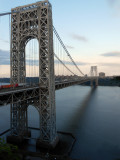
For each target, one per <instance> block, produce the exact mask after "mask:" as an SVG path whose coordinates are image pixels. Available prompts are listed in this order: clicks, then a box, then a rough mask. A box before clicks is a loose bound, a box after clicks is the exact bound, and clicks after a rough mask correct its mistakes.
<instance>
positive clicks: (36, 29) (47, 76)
mask: <svg viewBox="0 0 120 160" xmlns="http://www.w3.org/2000/svg"><path fill="white" fill-rule="evenodd" d="M34 38H36V39H37V40H38V43H39V102H38V103H39V106H38V110H39V115H40V140H41V141H43V142H47V143H52V142H53V141H54V140H55V139H56V109H55V80H54V54H53V24H52V7H51V4H50V3H49V2H48V0H45V1H40V2H37V3H33V4H30V5H26V6H21V7H17V8H14V9H12V13H11V84H15V83H25V78H26V66H25V65H26V64H25V47H26V44H27V42H28V41H30V40H31V39H34ZM13 101H14V100H13ZM23 108H24V109H23ZM27 128H28V126H27V103H26V102H25V101H24V103H23V102H22V103H20V102H17V103H14V102H13V103H11V130H12V134H15V135H23V134H24V133H25V132H26V131H27Z"/></svg>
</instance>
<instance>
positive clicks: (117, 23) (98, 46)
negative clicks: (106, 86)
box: [0, 0, 120, 76]
mask: <svg viewBox="0 0 120 160" xmlns="http://www.w3.org/2000/svg"><path fill="white" fill-rule="evenodd" d="M35 2H37V1H36V0H4V1H2V3H1V4H0V13H2V12H9V11H10V10H11V8H14V7H17V6H21V5H25V4H30V3H35ZM50 3H51V4H52V11H53V25H54V26H55V28H56V30H57V32H58V33H59V35H60V37H61V39H62V40H63V42H64V44H65V45H66V47H67V49H68V51H69V53H70V54H71V56H72V57H73V59H74V60H75V62H76V63H77V64H79V65H78V67H79V68H80V69H81V70H82V71H83V72H84V73H85V74H87V73H88V72H89V71H90V67H91V66H94V65H97V66H98V73H99V72H105V73H106V75H108V76H111V75H120V0H76V1H75V0H50ZM9 26H10V24H9V16H4V17H0V70H1V73H0V74H1V75H2V76H3V75H4V74H5V75H8V74H9V73H8V72H9V70H10V69H9V64H8V61H9V48H10V45H9V42H10V28H9ZM4 59H5V60H4ZM3 68H4V70H3Z"/></svg>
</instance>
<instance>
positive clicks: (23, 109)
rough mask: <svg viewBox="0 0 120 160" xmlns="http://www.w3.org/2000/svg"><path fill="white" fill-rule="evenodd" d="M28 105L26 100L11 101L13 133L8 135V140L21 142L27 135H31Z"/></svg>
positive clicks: (16, 142)
mask: <svg viewBox="0 0 120 160" xmlns="http://www.w3.org/2000/svg"><path fill="white" fill-rule="evenodd" d="M12 99H13V98H12ZM27 107H28V106H27V102H26V101H23V102H17V103H14V102H13V103H11V134H10V135H9V136H8V137H7V142H9V143H15V144H21V143H22V142H23V141H24V138H25V137H30V136H31V132H30V131H29V130H28V117H27Z"/></svg>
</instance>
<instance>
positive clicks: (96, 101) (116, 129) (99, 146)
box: [0, 85, 120, 160]
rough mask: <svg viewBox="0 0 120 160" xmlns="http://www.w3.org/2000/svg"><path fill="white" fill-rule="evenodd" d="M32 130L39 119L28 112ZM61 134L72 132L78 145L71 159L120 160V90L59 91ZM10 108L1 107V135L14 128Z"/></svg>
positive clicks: (81, 88) (77, 88)
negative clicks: (11, 126)
mask: <svg viewBox="0 0 120 160" xmlns="http://www.w3.org/2000/svg"><path fill="white" fill-rule="evenodd" d="M28 115H29V117H28V118H29V126H31V127H39V124H38V123H39V116H38V112H37V111H36V109H35V108H34V107H32V106H30V107H29V108H28ZM56 116H57V130H59V131H66V132H71V133H73V134H74V136H75V137H76V139H77V141H76V143H75V145H74V147H73V150H72V152H71V155H70V156H71V157H72V158H74V159H81V160H115V159H117V158H120V87H100V86H99V87H97V88H94V89H92V88H91V87H89V86H79V85H78V86H77V85H76V86H71V87H68V88H65V89H61V90H58V91H56ZM9 122H10V107H9V105H8V106H5V107H0V132H2V131H5V130H6V129H8V128H9V127H10V125H9Z"/></svg>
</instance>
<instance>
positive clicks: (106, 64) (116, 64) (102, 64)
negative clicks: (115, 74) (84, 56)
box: [98, 63, 120, 67]
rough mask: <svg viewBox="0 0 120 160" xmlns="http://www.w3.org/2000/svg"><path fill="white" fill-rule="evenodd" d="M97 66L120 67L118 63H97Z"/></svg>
mask: <svg viewBox="0 0 120 160" xmlns="http://www.w3.org/2000/svg"><path fill="white" fill-rule="evenodd" d="M98 64H99V66H107V67H120V63H98Z"/></svg>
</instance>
